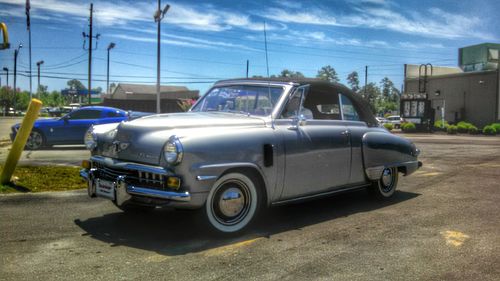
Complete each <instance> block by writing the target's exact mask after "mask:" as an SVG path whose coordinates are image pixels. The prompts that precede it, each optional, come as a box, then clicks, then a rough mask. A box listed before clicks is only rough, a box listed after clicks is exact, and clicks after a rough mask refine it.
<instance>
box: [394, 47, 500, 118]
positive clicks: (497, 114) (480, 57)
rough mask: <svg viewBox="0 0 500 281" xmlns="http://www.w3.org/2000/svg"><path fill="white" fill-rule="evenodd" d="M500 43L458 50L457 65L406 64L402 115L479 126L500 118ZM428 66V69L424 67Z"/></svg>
mask: <svg viewBox="0 0 500 281" xmlns="http://www.w3.org/2000/svg"><path fill="white" fill-rule="evenodd" d="M499 50H500V44H491V43H487V44H480V45H475V46H471V47H466V48H461V49H460V50H459V67H440V66H431V65H427V66H425V65H405V80H404V93H403V95H402V97H401V115H402V116H403V118H407V119H409V120H411V121H415V123H418V122H421V123H431V122H433V121H435V120H440V119H441V118H442V117H444V119H445V120H446V121H448V122H450V123H458V122H459V121H467V122H471V123H473V124H474V125H476V126H478V127H483V126H485V125H488V124H491V123H494V122H498V121H499V120H500V111H499V109H500V87H499V86H500V73H499V68H498V51H499ZM426 68H427V71H425V70H426Z"/></svg>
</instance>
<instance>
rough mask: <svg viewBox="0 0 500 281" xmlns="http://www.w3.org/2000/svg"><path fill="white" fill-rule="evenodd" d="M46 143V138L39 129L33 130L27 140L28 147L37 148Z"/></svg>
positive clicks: (30, 148)
mask: <svg viewBox="0 0 500 281" xmlns="http://www.w3.org/2000/svg"><path fill="white" fill-rule="evenodd" d="M44 145H45V138H44V136H43V134H42V133H41V132H39V131H37V130H32V131H31V133H30V136H29V137H28V141H26V149H29V150H37V149H40V148H42V147H43V146H44Z"/></svg>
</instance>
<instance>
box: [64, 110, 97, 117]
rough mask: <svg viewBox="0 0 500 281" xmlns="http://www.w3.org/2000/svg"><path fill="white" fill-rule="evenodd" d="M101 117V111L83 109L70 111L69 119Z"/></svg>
mask: <svg viewBox="0 0 500 281" xmlns="http://www.w3.org/2000/svg"><path fill="white" fill-rule="evenodd" d="M99 118H101V111H99V110H94V109H82V110H78V111H75V112H72V113H70V116H69V119H71V120H80V119H99Z"/></svg>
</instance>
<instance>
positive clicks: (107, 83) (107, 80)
mask: <svg viewBox="0 0 500 281" xmlns="http://www.w3.org/2000/svg"><path fill="white" fill-rule="evenodd" d="M109 50H110V48H109V47H108V67H107V68H108V70H107V72H106V93H107V94H108V95H109V94H110V93H109Z"/></svg>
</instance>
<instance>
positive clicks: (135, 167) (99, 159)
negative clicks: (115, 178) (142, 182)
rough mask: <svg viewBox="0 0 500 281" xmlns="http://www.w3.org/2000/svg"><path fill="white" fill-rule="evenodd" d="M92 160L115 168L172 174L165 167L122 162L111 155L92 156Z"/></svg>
mask: <svg viewBox="0 0 500 281" xmlns="http://www.w3.org/2000/svg"><path fill="white" fill-rule="evenodd" d="M90 161H94V162H98V163H101V164H103V165H107V166H110V167H113V168H118V169H126V170H136V171H142V172H148V173H153V174H160V175H170V174H171V173H169V172H168V171H167V170H165V169H164V168H163V167H158V166H149V165H143V164H137V163H130V162H122V161H118V160H115V159H112V158H109V157H102V156H92V157H90Z"/></svg>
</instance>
